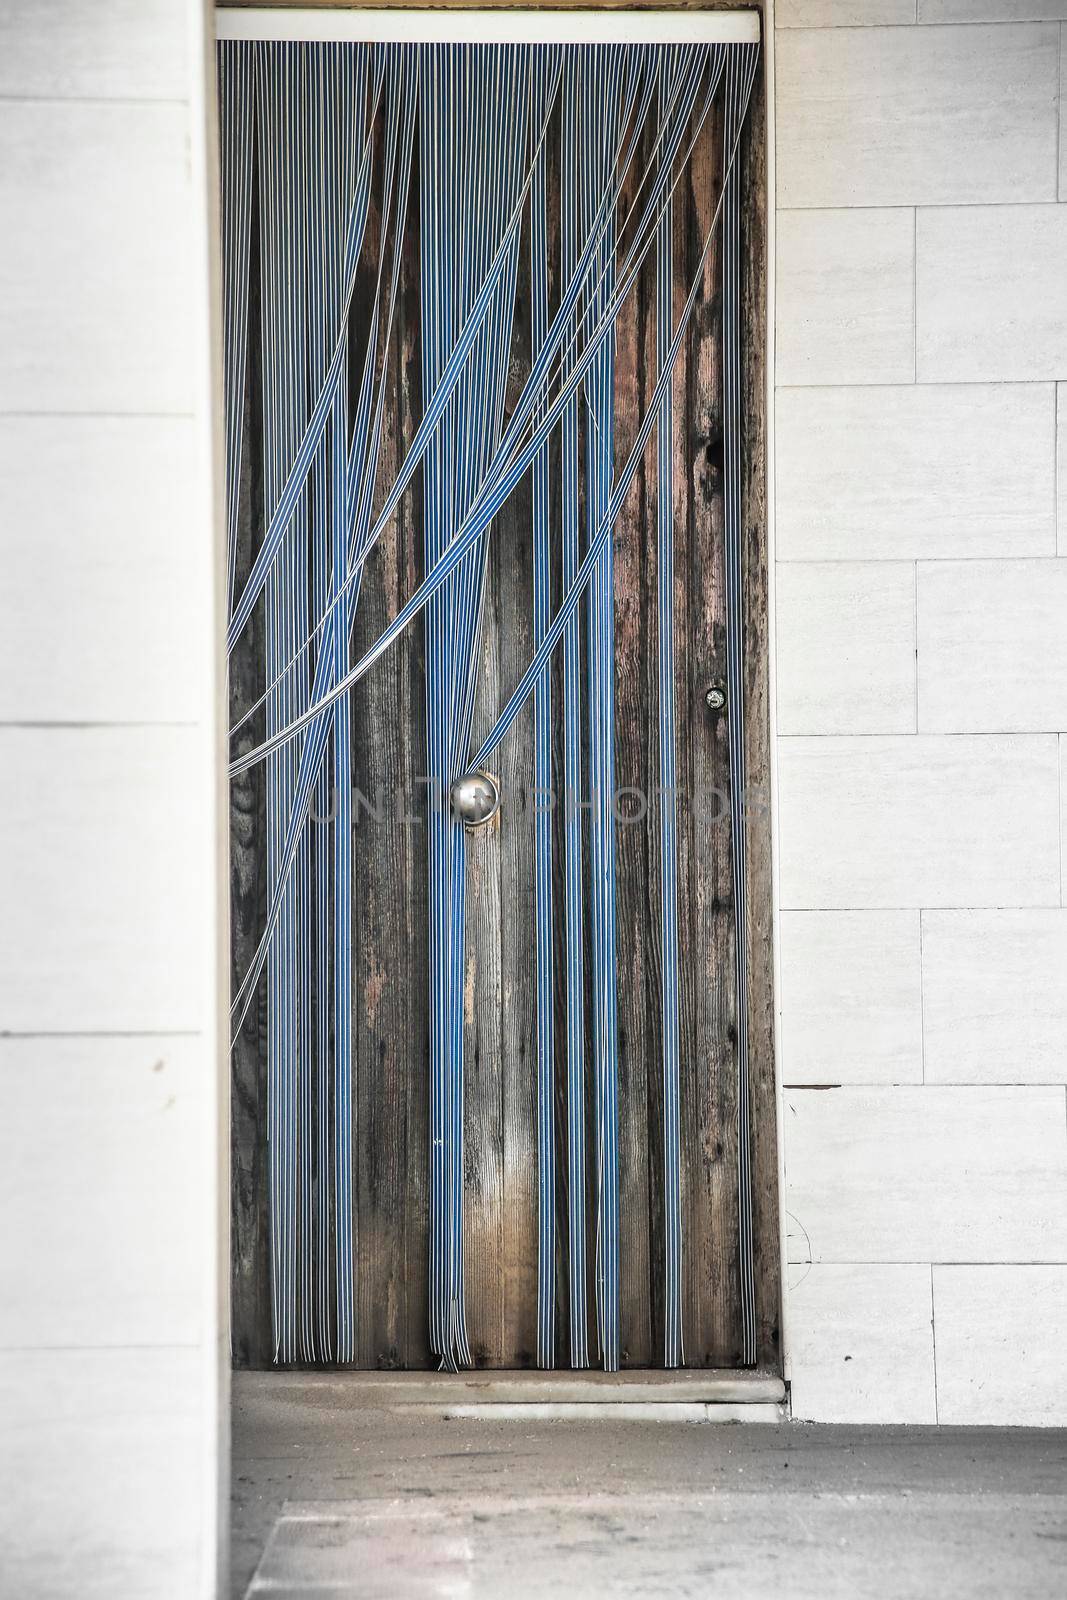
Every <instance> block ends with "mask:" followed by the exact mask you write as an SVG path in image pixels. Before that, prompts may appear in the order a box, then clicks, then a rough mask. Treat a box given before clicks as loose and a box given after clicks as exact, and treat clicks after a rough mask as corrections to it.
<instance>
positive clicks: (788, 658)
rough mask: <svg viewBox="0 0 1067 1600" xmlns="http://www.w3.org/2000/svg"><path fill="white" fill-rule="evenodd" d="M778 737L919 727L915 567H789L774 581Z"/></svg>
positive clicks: (900, 730) (782, 567)
mask: <svg viewBox="0 0 1067 1600" xmlns="http://www.w3.org/2000/svg"><path fill="white" fill-rule="evenodd" d="M775 649H776V652H777V681H778V731H779V733H782V734H788V733H911V732H913V731H914V729H915V568H914V567H913V566H912V564H911V563H910V562H908V563H902V562H901V563H898V562H873V561H855V562H852V561H837V562H828V563H822V562H787V563H779V565H778V569H777V573H776V576H775Z"/></svg>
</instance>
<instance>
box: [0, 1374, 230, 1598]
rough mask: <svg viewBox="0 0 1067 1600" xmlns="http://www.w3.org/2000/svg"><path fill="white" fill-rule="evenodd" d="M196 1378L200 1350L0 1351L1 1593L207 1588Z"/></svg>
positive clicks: (163, 1592) (140, 1594)
mask: <svg viewBox="0 0 1067 1600" xmlns="http://www.w3.org/2000/svg"><path fill="white" fill-rule="evenodd" d="M204 1381H205V1380H204V1357H203V1355H202V1354H201V1353H200V1351H199V1350H173V1349H170V1350H138V1349H131V1348H129V1347H125V1348H119V1349H113V1350H0V1416H3V1418H4V1448H3V1450H2V1451H0V1549H2V1550H3V1552H4V1583H5V1588H6V1590H7V1592H8V1593H10V1594H12V1595H26V1596H29V1595H33V1596H42V1597H43V1596H47V1597H48V1600H53V1597H61V1596H62V1597H65V1596H67V1595H72V1596H73V1595H76V1596H77V1597H78V1600H115V1597H116V1596H117V1595H129V1596H131V1597H133V1596H136V1597H137V1600H189V1597H190V1596H192V1595H196V1594H198V1593H203V1592H204V1591H203V1588H202V1574H201V1570H200V1548H199V1528H200V1522H201V1501H202V1496H203V1458H204V1451H205V1440H204V1433H203V1430H204V1423H203V1419H202V1396H203V1389H204ZM34 1484H36V1485H42V1484H44V1485H47V1487H48V1490H49V1492H48V1494H47V1495H44V1494H38V1495H33V1494H28V1493H27V1486H28V1485H34Z"/></svg>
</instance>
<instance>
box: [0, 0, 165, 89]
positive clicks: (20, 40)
mask: <svg viewBox="0 0 1067 1600" xmlns="http://www.w3.org/2000/svg"><path fill="white" fill-rule="evenodd" d="M188 82H189V80H188V51H187V48H186V29H185V20H184V17H183V16H182V13H181V10H180V8H179V7H177V6H175V5H174V4H173V3H172V0H93V5H92V6H90V7H87V6H84V5H82V4H81V3H80V0H4V5H3V7H2V8H0V96H5V95H12V96H14V97H16V98H18V99H23V100H24V99H26V98H28V97H30V96H33V97H37V96H40V97H41V98H44V99H55V98H57V97H62V98H73V97H76V98H79V99H122V98H130V99H134V100H146V99H152V100H184V99H185V97H186V94H187V92H188Z"/></svg>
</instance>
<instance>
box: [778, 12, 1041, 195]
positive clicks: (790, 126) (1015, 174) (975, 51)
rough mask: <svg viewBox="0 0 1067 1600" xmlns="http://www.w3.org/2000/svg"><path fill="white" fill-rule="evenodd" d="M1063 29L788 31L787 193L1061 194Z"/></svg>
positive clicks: (783, 180)
mask: <svg viewBox="0 0 1067 1600" xmlns="http://www.w3.org/2000/svg"><path fill="white" fill-rule="evenodd" d="M1059 48H1060V41H1059V28H1058V27H1057V26H1056V25H1055V24H1044V23H1037V24H1025V25H1021V26H1018V27H1004V26H996V27H985V28H983V27H971V28H955V27H946V28H921V29H920V28H899V27H897V28H854V29H848V28H841V29H834V28H828V29H823V30H810V31H806V30H790V29H782V30H780V32H779V34H778V38H777V43H776V65H775V78H776V96H777V99H776V120H777V130H778V131H777V197H778V205H779V206H786V207H792V206H909V205H924V206H930V205H940V204H946V205H965V204H966V205H975V204H978V203H981V202H990V201H1004V202H1008V203H1010V204H1012V205H1018V204H1020V203H1021V202H1023V201H1034V200H1054V199H1055V198H1056V148H1057V139H1058V119H1057V94H1058V83H1059V60H1058V57H1059Z"/></svg>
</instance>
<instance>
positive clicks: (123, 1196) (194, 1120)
mask: <svg viewBox="0 0 1067 1600" xmlns="http://www.w3.org/2000/svg"><path fill="white" fill-rule="evenodd" d="M213 1064H214V1063H213V1060H212V1059H211V1051H210V1049H209V1046H208V1043H207V1041H206V1040H204V1039H201V1038H198V1037H195V1036H194V1037H186V1038H167V1037H156V1038H149V1039H129V1038H114V1039H102V1038H94V1037H77V1038H63V1039H57V1038H50V1039H0V1108H2V1110H0V1211H2V1213H3V1216H4V1229H3V1235H2V1241H0V1262H2V1277H3V1281H4V1282H5V1284H7V1285H8V1286H9V1291H10V1292H8V1293H6V1294H5V1295H4V1296H3V1297H0V1346H8V1347H12V1346H24V1347H29V1346H37V1347H42V1348H43V1347H52V1348H60V1347H64V1346H68V1347H69V1346H73V1345H81V1346H85V1347H91V1346H100V1345H116V1346H117V1345H122V1344H130V1345H151V1344H157V1345H168V1344H170V1345H173V1344H194V1343H196V1342H197V1340H198V1339H199V1338H200V1336H201V1322H202V1315H201V1313H202V1305H201V1301H202V1298H203V1293H202V1291H203V1280H204V1262H203V1259H202V1254H201V1248H200V1247H201V1243H202V1241H203V1240H204V1239H205V1238H207V1237H209V1236H210V1233H211V1230H212V1227H213V1220H212V1218H211V1217H210V1215H209V1206H208V1201H207V1197H208V1195H209V1189H208V1186H207V1182H206V1179H207V1172H206V1170H205V1161H204V1148H203V1140H202V1136H201V1131H200V1130H201V1125H202V1121H203V1104H204V1098H205V1096H206V1094H207V1092H208V1089H207V1085H208V1080H209V1076H210V1072H211V1070H212V1068H213Z"/></svg>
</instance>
